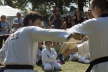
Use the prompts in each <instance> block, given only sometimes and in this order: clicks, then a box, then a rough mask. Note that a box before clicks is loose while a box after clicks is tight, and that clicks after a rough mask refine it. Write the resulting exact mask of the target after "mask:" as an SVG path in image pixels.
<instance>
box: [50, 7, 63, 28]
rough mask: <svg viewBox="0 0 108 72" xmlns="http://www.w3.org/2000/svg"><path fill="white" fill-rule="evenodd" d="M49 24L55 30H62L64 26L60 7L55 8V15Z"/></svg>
mask: <svg viewBox="0 0 108 72" xmlns="http://www.w3.org/2000/svg"><path fill="white" fill-rule="evenodd" d="M49 24H50V25H54V28H55V29H60V28H61V26H62V20H61V15H60V11H59V8H58V7H55V8H54V10H53V14H52V16H51V17H50V19H49Z"/></svg>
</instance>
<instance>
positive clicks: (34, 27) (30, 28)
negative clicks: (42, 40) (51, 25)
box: [25, 26, 42, 30]
mask: <svg viewBox="0 0 108 72" xmlns="http://www.w3.org/2000/svg"><path fill="white" fill-rule="evenodd" d="M25 29H28V30H33V29H37V30H38V29H42V28H41V27H37V26H27V27H25Z"/></svg>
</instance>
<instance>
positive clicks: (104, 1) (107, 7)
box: [91, 0, 108, 17]
mask: <svg viewBox="0 0 108 72" xmlns="http://www.w3.org/2000/svg"><path fill="white" fill-rule="evenodd" d="M91 10H92V14H93V16H94V17H100V16H101V15H102V14H108V0H92V4H91Z"/></svg>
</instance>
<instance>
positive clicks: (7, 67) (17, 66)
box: [2, 65, 34, 70]
mask: <svg viewBox="0 0 108 72" xmlns="http://www.w3.org/2000/svg"><path fill="white" fill-rule="evenodd" d="M33 68H34V66H32V65H6V66H5V67H3V68H2V69H4V70H6V69H31V70H33Z"/></svg>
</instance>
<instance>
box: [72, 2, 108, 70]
mask: <svg viewBox="0 0 108 72" xmlns="http://www.w3.org/2000/svg"><path fill="white" fill-rule="evenodd" d="M91 9H92V14H93V16H94V17H95V18H93V19H90V20H87V21H85V22H83V23H81V24H78V25H75V26H73V27H72V28H71V29H70V32H72V33H74V34H75V33H80V34H84V35H85V34H86V35H88V37H89V48H90V53H91V60H92V63H91V65H90V67H89V69H88V70H87V71H86V72H90V71H91V69H92V72H108V0H93V1H92V5H91Z"/></svg>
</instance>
